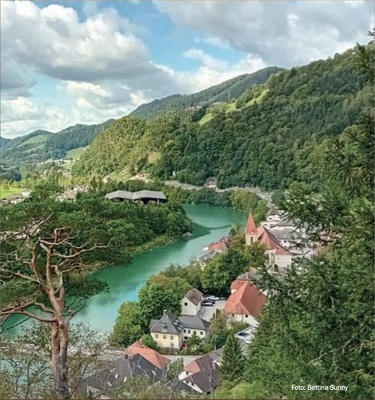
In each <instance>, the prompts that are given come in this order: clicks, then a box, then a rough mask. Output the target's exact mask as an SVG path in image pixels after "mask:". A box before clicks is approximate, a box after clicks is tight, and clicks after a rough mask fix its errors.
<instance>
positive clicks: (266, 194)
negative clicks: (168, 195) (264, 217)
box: [164, 181, 274, 208]
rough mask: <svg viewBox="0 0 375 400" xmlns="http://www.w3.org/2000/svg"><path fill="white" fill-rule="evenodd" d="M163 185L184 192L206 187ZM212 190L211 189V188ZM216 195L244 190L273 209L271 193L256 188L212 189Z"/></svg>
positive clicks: (168, 182) (183, 184) (178, 183)
mask: <svg viewBox="0 0 375 400" xmlns="http://www.w3.org/2000/svg"><path fill="white" fill-rule="evenodd" d="M164 184H165V185H167V186H172V187H179V188H181V189H186V190H199V189H203V188H205V187H206V186H195V185H189V184H188V183H181V182H179V181H164ZM211 189H213V188H211ZM214 190H215V191H216V192H218V193H222V192H229V191H231V190H245V191H247V192H251V193H255V194H256V195H257V196H259V197H260V198H261V199H263V200H265V201H266V202H267V206H268V207H269V208H272V207H274V204H273V203H272V193H271V192H265V191H263V190H260V189H259V188H258V187H250V186H247V187H238V186H232V187H229V188H226V189H217V188H215V189H214Z"/></svg>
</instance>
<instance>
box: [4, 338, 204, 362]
mask: <svg viewBox="0 0 375 400" xmlns="http://www.w3.org/2000/svg"><path fill="white" fill-rule="evenodd" d="M3 349H8V350H11V349H13V350H15V349H17V352H19V353H30V352H35V353H38V354H39V355H41V352H40V350H39V349H38V348H37V347H34V346H32V345H29V344H26V343H25V344H20V343H14V342H5V341H2V342H1V343H0V351H1V350H3ZM78 352H80V353H81V354H86V353H85V352H84V351H81V350H79V349H77V348H74V347H73V346H70V347H69V354H70V355H73V354H76V353H78ZM123 354H124V350H114V349H103V352H102V353H101V354H100V359H101V360H102V361H109V362H111V361H116V360H118V359H119V358H120V357H121V356H122V355H123ZM87 355H89V353H87ZM45 357H46V360H47V358H48V356H47V353H46V355H45ZM165 357H167V358H169V359H170V360H171V361H175V360H177V359H179V358H182V360H183V362H184V367H185V366H186V365H188V364H190V363H191V362H192V361H194V360H196V359H197V358H198V357H199V356H179V355H166V356H165Z"/></svg>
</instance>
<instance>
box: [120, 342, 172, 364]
mask: <svg viewBox="0 0 375 400" xmlns="http://www.w3.org/2000/svg"><path fill="white" fill-rule="evenodd" d="M125 354H126V355H130V356H134V355H136V354H139V355H141V356H142V357H143V358H145V359H146V360H147V361H149V362H150V363H151V364H153V365H154V366H155V367H157V368H159V369H164V368H165V367H166V366H167V364H168V363H169V362H170V360H169V359H168V358H166V357H164V356H163V355H161V354H159V353H158V352H157V351H156V350H153V349H151V348H150V347H148V346H146V345H144V344H142V343H141V342H140V341H139V340H137V341H136V342H134V343H133V344H132V345H131V346H129V347H128V348H127V349H126V350H125Z"/></svg>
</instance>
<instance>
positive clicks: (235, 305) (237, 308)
mask: <svg viewBox="0 0 375 400" xmlns="http://www.w3.org/2000/svg"><path fill="white" fill-rule="evenodd" d="M231 292H232V294H231V295H230V296H229V298H228V300H227V303H226V305H225V308H224V312H225V313H226V314H227V315H228V317H229V318H231V319H233V320H234V321H239V322H246V323H248V324H249V325H250V326H257V325H258V318H259V315H260V312H261V310H262V308H263V306H264V305H265V304H266V301H267V296H266V295H265V294H264V293H263V292H261V291H260V290H259V289H258V288H257V287H256V286H255V285H254V284H252V283H250V282H249V281H248V280H235V281H234V282H233V283H232V285H231Z"/></svg>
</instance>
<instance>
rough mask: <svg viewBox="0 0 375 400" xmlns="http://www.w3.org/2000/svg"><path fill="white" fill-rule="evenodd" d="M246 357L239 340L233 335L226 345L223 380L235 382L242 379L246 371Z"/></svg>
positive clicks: (222, 368) (222, 369)
mask: <svg viewBox="0 0 375 400" xmlns="http://www.w3.org/2000/svg"><path fill="white" fill-rule="evenodd" d="M244 364H245V357H244V355H243V354H242V350H241V346H240V344H239V342H238V340H237V339H236V338H235V337H234V334H233V333H231V334H229V335H228V337H227V340H226V342H225V345H224V352H223V363H222V366H221V373H222V377H223V380H228V381H233V380H235V379H238V378H241V376H242V372H243V369H244Z"/></svg>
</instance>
